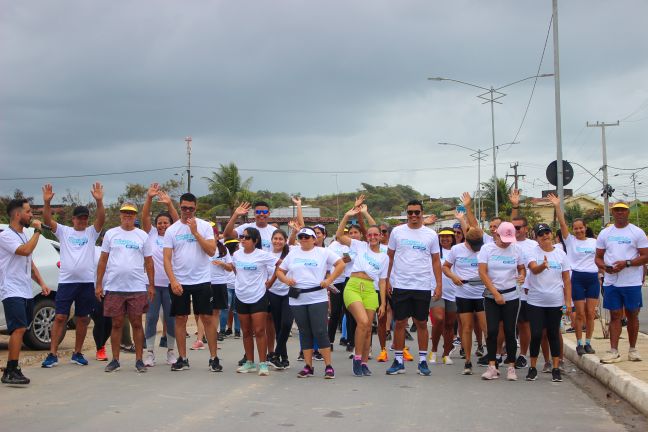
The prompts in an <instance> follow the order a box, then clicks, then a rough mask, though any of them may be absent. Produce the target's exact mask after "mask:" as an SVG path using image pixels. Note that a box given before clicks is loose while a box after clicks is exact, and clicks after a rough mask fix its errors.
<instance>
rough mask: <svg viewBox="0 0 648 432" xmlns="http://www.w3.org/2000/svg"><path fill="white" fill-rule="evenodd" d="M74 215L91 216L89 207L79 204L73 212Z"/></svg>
mask: <svg viewBox="0 0 648 432" xmlns="http://www.w3.org/2000/svg"><path fill="white" fill-rule="evenodd" d="M72 216H75V217H78V216H90V210H88V207H86V206H77V207H74V211H73V212H72Z"/></svg>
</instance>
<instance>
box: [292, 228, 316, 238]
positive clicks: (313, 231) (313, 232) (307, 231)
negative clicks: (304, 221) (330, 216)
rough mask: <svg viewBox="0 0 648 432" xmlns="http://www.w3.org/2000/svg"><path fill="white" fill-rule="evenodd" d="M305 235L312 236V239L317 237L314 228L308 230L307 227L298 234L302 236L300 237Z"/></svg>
mask: <svg viewBox="0 0 648 432" xmlns="http://www.w3.org/2000/svg"><path fill="white" fill-rule="evenodd" d="M303 234H305V235H307V236H311V237H313V238H315V237H317V236H316V235H315V230H313V228H308V227H306V228H302V229H300V230H299V232H298V233H297V236H300V235H303Z"/></svg>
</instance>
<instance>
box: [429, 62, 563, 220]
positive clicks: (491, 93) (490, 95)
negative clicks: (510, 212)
mask: <svg viewBox="0 0 648 432" xmlns="http://www.w3.org/2000/svg"><path fill="white" fill-rule="evenodd" d="M553 75H554V74H540V75H532V76H530V77H526V78H522V79H519V80H517V81H513V82H511V83H508V84H505V85H503V86H500V87H497V88H494V87H493V86H491V87H490V88H486V87H482V86H480V85H477V84H472V83H469V82H466V81H460V80H456V79H452V78H444V77H433V78H428V80H430V81H452V82H456V83H458V84H463V85H467V86H470V87H475V88H478V89H482V90H485V92H484V93H482V94H479V95H477V97H478V98H480V99H483V100H484V102H483V103H490V106H491V138H492V141H493V142H492V144H493V149H492V151H493V190H494V194H495V216H494V217H497V216H498V214H499V203H498V190H497V189H498V181H497V154H496V152H497V146H496V145H495V107H494V104H495V103H498V104H501V103H502V102H500V101H499V99H501V98H503V97H504V96H506V93H502V92H501V91H500V90H502V89H503V88H505V87H510V86H512V85H514V84H517V83H520V82H522V81H526V80H530V79H533V78H545V77H550V76H553Z"/></svg>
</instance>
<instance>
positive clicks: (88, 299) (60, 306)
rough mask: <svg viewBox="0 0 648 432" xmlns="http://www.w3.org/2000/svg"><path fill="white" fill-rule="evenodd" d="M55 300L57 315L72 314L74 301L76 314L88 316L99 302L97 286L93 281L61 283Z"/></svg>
mask: <svg viewBox="0 0 648 432" xmlns="http://www.w3.org/2000/svg"><path fill="white" fill-rule="evenodd" d="M55 301H56V314H57V315H70V308H71V307H72V303H74V315H76V316H78V317H86V316H88V315H90V314H91V313H92V311H93V310H94V307H95V303H96V302H97V299H96V297H95V286H94V284H93V283H92V282H86V283H60V284H58V290H56V300H55Z"/></svg>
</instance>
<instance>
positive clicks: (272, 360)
mask: <svg viewBox="0 0 648 432" xmlns="http://www.w3.org/2000/svg"><path fill="white" fill-rule="evenodd" d="M268 363H269V364H270V365H271V366H272V367H273V368H275V369H276V370H283V369H284V365H283V362H282V361H281V360H280V359H279V356H278V355H277V354H275V353H270V354H268Z"/></svg>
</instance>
